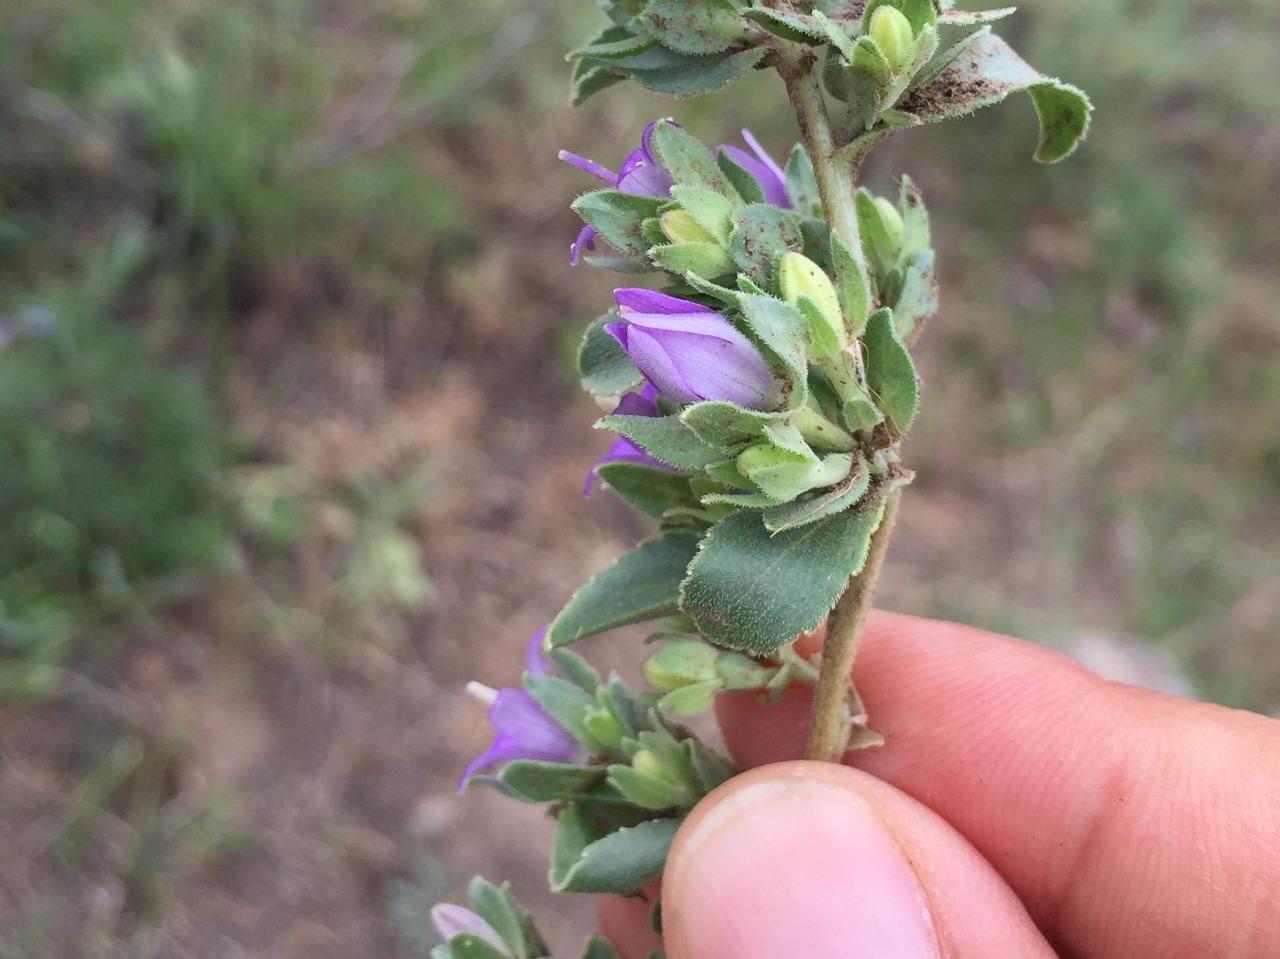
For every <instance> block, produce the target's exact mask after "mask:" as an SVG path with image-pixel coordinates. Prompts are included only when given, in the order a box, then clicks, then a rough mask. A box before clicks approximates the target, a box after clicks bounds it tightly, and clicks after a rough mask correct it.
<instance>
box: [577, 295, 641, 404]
mask: <svg viewBox="0 0 1280 959" xmlns="http://www.w3.org/2000/svg"><path fill="white" fill-rule="evenodd" d="M619 319H620V317H619V316H618V311H617V310H616V309H613V310H610V311H609V312H608V313H606V314H604V315H603V316H600V317H597V318H596V319H595V320H593V321H592V323H591V325H590V326H588V327H587V329H586V331H585V332H584V333H583V334H582V343H581V344H579V346H578V372H579V373H580V374H581V375H582V388H583V389H584V390H586V391H587V392H588V393H590V394H591V395H592V396H619V395H621V394H623V393H625V392H627V391H628V390H631V389H634V388H635V387H637V386H639V385H640V384H641V383H643V382H644V377H643V376H642V375H641V374H640V371H639V370H637V369H636V367H635V364H634V363H632V362H631V357H629V356H627V353H626V350H624V349H623V348H622V346H621V344H619V343H618V341H617V340H616V339H614V338H613V337H612V336H610V335H609V333H608V332H607V331H606V330H605V328H604V327H605V324H606V323H617V322H618V321H619Z"/></svg>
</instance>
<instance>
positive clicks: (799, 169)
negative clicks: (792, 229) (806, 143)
mask: <svg viewBox="0 0 1280 959" xmlns="http://www.w3.org/2000/svg"><path fill="white" fill-rule="evenodd" d="M784 173H785V175H786V181H787V196H788V197H789V198H790V199H791V207H792V209H794V210H795V211H796V212H798V213H799V214H800V215H801V216H816V217H821V216H822V195H821V194H820V193H819V192H818V178H817V176H816V175H815V174H814V172H813V161H812V160H810V159H809V154H808V153H806V152H805V150H804V147H802V146H801V145H800V144H798V143H797V144H796V145H795V146H794V147H792V149H791V156H789V157H788V158H787V168H786V170H785V171H784Z"/></svg>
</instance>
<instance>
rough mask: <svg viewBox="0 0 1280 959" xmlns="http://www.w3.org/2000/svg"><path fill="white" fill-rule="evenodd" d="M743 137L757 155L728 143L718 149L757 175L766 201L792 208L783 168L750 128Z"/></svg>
mask: <svg viewBox="0 0 1280 959" xmlns="http://www.w3.org/2000/svg"><path fill="white" fill-rule="evenodd" d="M742 139H744V140H745V141H747V146H749V147H751V150H752V152H753V153H755V156H751V155H750V154H748V153H747V152H746V151H745V150H740V149H738V147H735V146H730V145H728V144H726V145H724V146H720V147H717V148H716V149H717V150H718V151H720V152H722V153H725V154H727V155H728V157H729V159H731V160H732V161H733V162H734V163H736V164H738V166H740V167H742V169H744V170H746V171H747V172H748V173H750V174H751V175H752V176H753V177H755V180H756V182H757V183H759V184H760V189H761V190H763V191H764V199H765V202H766V203H769V204H771V205H772V206H776V207H781V208H782V209H784V210H790V209H791V197H789V196H788V195H787V178H786V174H784V173H783V172H782V168H781V167H780V166H778V164H777V163H775V162H774V161H773V157H771V156H769V154H767V153H765V152H764V148H763V147H762V146H760V144H759V142H758V141H757V140H756V138H755V137H753V136H752V135H751V131H750V130H743V131H742Z"/></svg>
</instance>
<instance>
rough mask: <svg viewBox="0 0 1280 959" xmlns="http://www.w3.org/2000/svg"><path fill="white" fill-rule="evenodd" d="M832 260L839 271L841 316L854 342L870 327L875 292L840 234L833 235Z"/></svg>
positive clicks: (837, 288) (838, 292) (837, 286)
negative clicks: (868, 323)
mask: <svg viewBox="0 0 1280 959" xmlns="http://www.w3.org/2000/svg"><path fill="white" fill-rule="evenodd" d="M831 260H832V263H833V265H834V266H835V270H836V297H837V298H838V299H839V300H840V312H841V313H842V314H844V322H845V329H846V331H847V332H848V339H849V340H850V341H853V340H855V339H857V338H858V337H860V336H861V335H862V331H863V329H864V328H865V327H866V325H867V314H868V313H869V312H870V310H871V288H870V287H869V286H868V285H867V274H866V273H864V272H863V270H862V267H860V266H859V265H858V261H857V260H855V259H854V258H853V254H852V253H851V252H850V251H849V247H848V246H846V245H845V242H844V240H843V239H842V238H841V237H840V234H839V233H832V234H831Z"/></svg>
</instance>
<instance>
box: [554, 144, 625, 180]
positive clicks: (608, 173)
mask: <svg viewBox="0 0 1280 959" xmlns="http://www.w3.org/2000/svg"><path fill="white" fill-rule="evenodd" d="M559 156H560V159H561V160H563V161H564V162H565V163H568V164H569V165H570V166H576V167H577V168H578V169H579V170H582V171H583V172H584V173H590V174H591V175H592V176H593V177H595V178H596V179H597V180H604V182H605V183H607V184H609V186H615V185H617V182H618V175H617V174H616V173H614V172H613V171H612V170H606V169H605V168H604V167H602V166H601V165H600V164H599V163H596V162H595V161H594V160H588V159H587V158H586V157H580V156H578V154H576V153H570V152H569V151H568V150H561V151H560V153H559Z"/></svg>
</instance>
